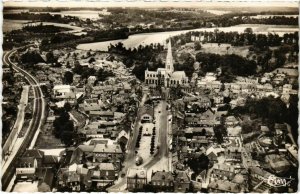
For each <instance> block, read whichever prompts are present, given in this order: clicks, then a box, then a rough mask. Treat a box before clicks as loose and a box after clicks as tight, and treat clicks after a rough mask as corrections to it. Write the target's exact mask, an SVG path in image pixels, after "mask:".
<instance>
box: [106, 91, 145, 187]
mask: <svg viewBox="0 0 300 194" xmlns="http://www.w3.org/2000/svg"><path fill="white" fill-rule="evenodd" d="M145 101H146V94H144V95H143V97H142V100H141V102H140V104H139V109H138V111H137V117H136V119H135V123H134V128H133V131H132V132H131V134H130V137H129V140H128V146H127V153H126V156H125V161H124V162H123V166H124V168H123V170H122V171H123V172H124V173H125V174H126V172H127V170H128V168H131V167H134V166H136V165H135V157H136V154H135V144H136V141H137V136H138V130H139V127H140V118H139V115H140V107H143V106H144V103H145ZM125 188H126V176H125V177H119V180H118V181H117V182H116V183H115V185H113V186H112V187H110V188H108V191H109V192H119V191H124V189H125Z"/></svg>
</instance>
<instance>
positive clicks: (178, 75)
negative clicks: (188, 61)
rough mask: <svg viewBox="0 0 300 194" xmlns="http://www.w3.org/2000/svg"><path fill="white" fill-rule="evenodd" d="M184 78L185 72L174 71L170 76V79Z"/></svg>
mask: <svg viewBox="0 0 300 194" xmlns="http://www.w3.org/2000/svg"><path fill="white" fill-rule="evenodd" d="M184 77H186V75H185V72H184V71H175V72H174V73H172V75H171V79H172V78H173V79H182V78H184Z"/></svg>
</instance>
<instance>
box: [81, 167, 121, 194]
mask: <svg viewBox="0 0 300 194" xmlns="http://www.w3.org/2000/svg"><path fill="white" fill-rule="evenodd" d="M116 177H117V174H116V169H115V167H114V165H113V164H112V163H99V164H98V165H96V166H95V168H93V169H90V170H88V172H87V176H86V179H87V181H88V184H86V186H87V187H89V188H91V187H92V189H93V190H94V189H98V190H103V189H105V188H107V186H110V185H112V184H113V181H114V180H115V179H116Z"/></svg>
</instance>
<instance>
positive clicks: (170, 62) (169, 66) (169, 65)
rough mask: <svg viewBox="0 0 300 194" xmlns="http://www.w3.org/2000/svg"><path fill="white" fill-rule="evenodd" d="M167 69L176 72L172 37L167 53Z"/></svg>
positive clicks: (169, 71)
mask: <svg viewBox="0 0 300 194" xmlns="http://www.w3.org/2000/svg"><path fill="white" fill-rule="evenodd" d="M166 71H167V72H168V73H173V72H174V66H173V56H172V45H171V38H169V43H168V53H167V58H166Z"/></svg>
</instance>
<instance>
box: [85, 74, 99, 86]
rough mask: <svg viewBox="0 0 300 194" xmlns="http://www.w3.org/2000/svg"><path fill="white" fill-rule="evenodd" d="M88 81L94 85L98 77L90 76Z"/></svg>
mask: <svg viewBox="0 0 300 194" xmlns="http://www.w3.org/2000/svg"><path fill="white" fill-rule="evenodd" d="M87 81H88V84H90V85H94V83H95V82H96V81H97V78H96V76H90V77H88V79H87Z"/></svg>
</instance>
